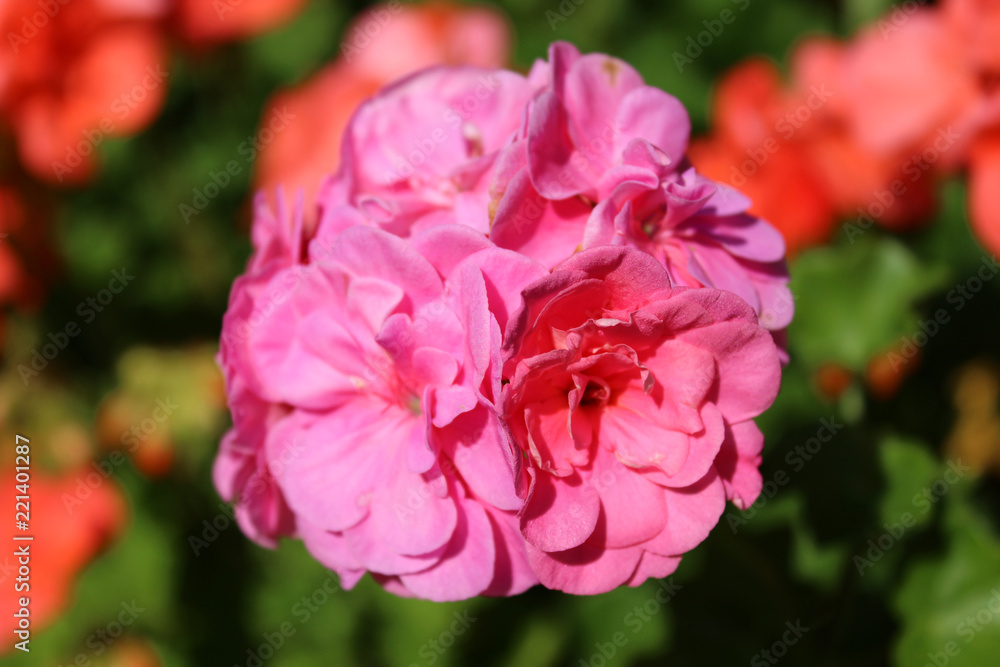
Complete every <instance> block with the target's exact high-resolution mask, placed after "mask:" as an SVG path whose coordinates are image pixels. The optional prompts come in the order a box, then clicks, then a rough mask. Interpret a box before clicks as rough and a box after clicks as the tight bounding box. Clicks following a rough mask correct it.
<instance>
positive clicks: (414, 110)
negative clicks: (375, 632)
mask: <svg viewBox="0 0 1000 667" xmlns="http://www.w3.org/2000/svg"><path fill="white" fill-rule="evenodd" d="M530 97H531V87H530V85H529V84H528V82H527V80H526V79H525V78H524V77H522V76H521V75H519V74H515V73H513V72H508V71H504V70H496V69H484V68H478V67H444V66H442V67H434V68H430V69H427V70H423V71H421V72H419V73H417V74H414V75H413V76H410V77H408V78H406V79H403V80H402V81H400V82H398V83H396V84H393V85H391V86H389V87H387V88H384V89H383V90H382V91H381V92H379V93H377V94H376V95H375V96H374V97H373V98H371V99H370V100H369V101H368V102H365V103H364V104H362V105H361V107H359V109H358V111H357V112H356V113H355V115H354V117H353V118H352V119H351V122H350V123H349V124H348V126H347V129H346V131H345V134H344V138H343V149H342V156H341V168H340V171H339V172H338V173H337V176H336V177H335V178H333V179H331V180H329V181H327V182H326V183H324V184H323V185H322V186H321V187H320V192H319V195H318V201H319V202H320V203H321V205H322V206H323V208H324V212H325V217H326V218H330V217H331V215H330V213H329V212H330V210H331V209H333V208H335V207H337V206H340V205H343V204H345V203H346V204H350V205H352V206H355V207H357V208H358V209H359V210H360V211H361V212H362V213H363V214H364V215H365V224H370V225H374V226H378V227H380V228H382V229H384V230H386V231H389V232H392V233H393V234H396V235H397V236H403V237H407V236H409V235H410V234H412V233H415V232H419V231H421V230H423V229H427V228H429V227H432V226H435V225H440V224H447V223H459V224H463V225H468V226H469V227H472V228H473V229H476V230H478V231H480V232H481V233H483V234H486V233H487V232H488V230H489V182H490V178H491V174H492V168H493V164H494V162H495V159H496V156H497V154H498V151H499V150H500V149H501V148H502V147H503V146H504V145H505V144H506V142H507V141H508V140H509V139H510V137H511V136H512V135H513V133H514V130H515V129H516V128H517V127H518V125H519V123H520V121H521V117H522V115H523V114H524V109H525V107H526V106H527V103H528V100H529V99H530ZM333 217H334V218H337V217H338V216H333ZM321 224H324V223H323V222H321ZM325 224H327V225H329V224H331V223H330V222H329V221H327V222H326V223H325Z"/></svg>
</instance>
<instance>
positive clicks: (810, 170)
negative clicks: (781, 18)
mask: <svg viewBox="0 0 1000 667" xmlns="http://www.w3.org/2000/svg"><path fill="white" fill-rule="evenodd" d="M788 108H789V98H788V95H787V94H786V93H785V92H784V91H783V90H782V88H781V80H780V77H779V74H778V70H777V68H776V67H775V66H774V64H773V63H771V62H770V61H767V60H763V59H751V60H748V61H747V62H744V63H742V64H740V65H738V66H736V67H735V68H733V69H732V70H731V71H730V72H729V73H728V74H727V75H726V76H725V77H723V79H722V80H721V81H720V82H719V85H718V88H717V89H716V93H715V100H714V104H713V107H712V121H713V127H714V133H713V134H712V135H711V136H710V137H708V138H705V139H699V140H696V141H694V142H692V144H691V148H690V150H689V156H690V158H691V161H692V162H693V163H694V165H695V167H697V168H698V169H699V170H700V171H702V172H703V173H704V174H705V175H706V176H709V177H710V178H713V179H716V180H719V181H722V182H723V183H727V184H729V185H732V186H733V187H736V188H739V189H740V190H742V191H743V192H744V193H745V194H746V195H747V196H748V197H750V199H751V201H753V207H752V208H751V209H750V210H751V212H752V213H753V214H755V215H758V216H760V217H762V218H764V219H766V220H767V221H768V222H770V223H771V224H773V225H774V226H775V227H777V228H778V230H779V231H780V232H781V233H782V234H783V235H784V237H785V242H786V244H787V247H788V254H789V255H793V254H795V253H796V252H798V251H799V250H801V249H802V248H805V247H808V246H812V245H818V244H820V243H824V242H825V241H827V240H828V239H829V238H830V236H831V234H832V232H833V226H834V223H835V219H834V205H833V202H832V201H831V200H830V197H829V195H828V194H827V192H826V191H825V189H824V187H823V183H822V181H821V180H820V178H819V174H818V173H817V172H816V170H815V169H814V167H813V165H812V163H811V161H810V155H809V153H808V151H807V147H806V145H805V144H804V142H803V141H802V137H801V135H799V136H796V127H795V126H794V125H792V124H791V122H789V121H788V119H787V118H785V115H786V114H787V113H788V111H786V109H788ZM807 108H808V107H807ZM793 120H794V115H793ZM795 122H798V121H795Z"/></svg>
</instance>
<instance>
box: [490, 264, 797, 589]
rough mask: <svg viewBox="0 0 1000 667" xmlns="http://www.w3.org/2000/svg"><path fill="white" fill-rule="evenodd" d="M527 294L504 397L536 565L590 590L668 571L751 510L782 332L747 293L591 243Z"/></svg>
mask: <svg viewBox="0 0 1000 667" xmlns="http://www.w3.org/2000/svg"><path fill="white" fill-rule="evenodd" d="M523 294H524V305H523V307H522V308H521V309H520V310H519V311H517V313H516V314H514V315H513V316H512V318H511V323H510V325H509V326H508V328H507V332H506V336H505V340H504V357H505V359H506V366H507V369H506V371H505V375H509V376H511V378H512V379H511V381H510V383H509V384H508V385H506V387H505V388H504V391H503V403H502V405H503V412H504V416H505V419H506V420H507V422H508V424H509V425H510V428H511V430H512V433H513V435H514V437H515V439H516V440H517V442H518V443H519V444H520V445H521V446H522V448H523V449H524V451H525V454H526V456H527V457H528V459H529V461H530V462H531V464H532V465H530V466H529V471H530V476H531V484H530V490H529V494H528V498H527V500H526V503H525V507H524V510H523V511H522V513H521V531H522V533H523V535H524V538H525V541H526V544H527V550H528V557H529V560H530V562H531V566H532V568H533V569H534V571H535V573H536V574H537V575H538V578H539V580H540V581H541V583H542V584H544V585H545V586H547V587H549V588H556V589H559V590H563V591H567V592H570V593H578V594H593V593H601V592H605V591H608V590H611V589H613V588H615V587H617V586H619V585H621V584H626V583H627V584H630V585H639V584H640V583H642V582H643V581H644V580H645V579H647V578H649V577H664V576H666V575H668V574H670V573H671V572H673V571H674V569H675V568H676V567H677V564H678V563H679V561H680V556H681V555H682V554H683V553H685V552H687V551H689V550H690V549H692V548H694V547H695V546H696V545H698V544H699V543H700V542H701V541H702V540H704V539H705V537H707V536H708V533H709V531H710V530H711V529H712V528H713V527H714V526H715V524H716V522H717V521H718V519H719V517H720V516H721V514H722V512H723V508H724V504H725V501H726V499H727V498H729V499H731V500H733V501H734V502H735V503H736V504H737V505H738V506H739V507H743V508H745V507H748V506H749V505H750V504H752V503H753V502H754V500H755V499H756V497H757V495H758V494H759V492H760V489H761V477H760V473H759V471H758V467H759V464H760V452H761V448H762V445H763V438H762V436H761V434H760V431H759V430H758V429H757V427H756V426H755V425H754V422H753V418H754V417H756V416H757V415H759V414H760V413H761V412H763V411H764V410H765V409H766V408H767V407H768V406H769V405H770V404H771V402H772V401H773V400H774V398H775V396H776V394H777V391H778V385H779V382H780V376H781V367H780V363H779V355H778V350H777V348H776V346H775V345H774V342H773V341H772V339H771V336H770V335H769V334H768V332H767V331H766V330H765V329H763V328H761V327H760V326H759V325H758V322H757V318H756V316H755V314H754V312H753V310H752V309H751V308H750V307H749V306H748V305H747V304H746V303H745V302H743V301H742V300H740V299H739V298H738V297H737V296H735V295H733V294H731V293H727V292H724V291H721V290H717V289H712V288H701V289H688V288H672V287H671V284H670V280H669V278H668V275H667V273H666V271H665V270H664V268H663V266H662V265H661V264H660V263H659V262H657V261H656V260H655V259H654V258H652V257H651V256H649V255H648V254H646V253H642V252H639V251H637V250H634V249H631V248H621V247H613V246H604V247H600V248H595V249H591V250H585V251H583V252H581V253H579V254H577V255H575V256H574V257H573V258H572V259H570V260H568V261H567V262H565V263H564V264H562V265H561V266H559V267H557V268H556V270H554V271H553V272H552V274H551V275H549V276H547V277H545V278H542V279H541V280H539V281H537V282H535V283H533V284H532V285H530V286H528V287H527V289H525V291H524V292H523Z"/></svg>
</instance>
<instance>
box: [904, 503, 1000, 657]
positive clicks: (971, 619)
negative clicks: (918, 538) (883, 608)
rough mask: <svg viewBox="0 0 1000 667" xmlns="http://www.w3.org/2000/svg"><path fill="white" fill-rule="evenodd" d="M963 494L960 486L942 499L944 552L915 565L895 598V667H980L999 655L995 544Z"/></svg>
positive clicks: (998, 546)
mask: <svg viewBox="0 0 1000 667" xmlns="http://www.w3.org/2000/svg"><path fill="white" fill-rule="evenodd" d="M968 494H969V488H968V485H965V484H962V485H960V486H956V487H955V488H954V490H953V491H952V493H951V494H950V495H949V497H948V498H947V501H946V502H947V511H946V518H945V533H946V535H947V536H948V538H949V540H948V546H947V548H946V550H945V552H944V553H943V554H942V555H940V556H937V557H934V558H930V559H927V560H924V561H921V562H919V563H917V564H916V565H914V566H913V567H912V568H911V569H910V570H909V572H907V574H906V578H905V580H904V583H903V585H902V586H901V587H900V589H899V591H898V593H897V595H896V598H895V608H896V612H897V613H898V615H899V617H900V619H901V621H902V625H903V630H902V633H901V634H900V637H899V641H898V642H897V644H896V647H895V659H896V665H899V666H900V667H923V665H926V664H935V662H936V664H941V665H943V664H945V661H947V664H948V665H949V667H983V666H984V665H995V664H996V658H997V656H998V655H1000V540H998V539H997V535H996V533H995V532H994V531H993V530H992V529H991V527H990V526H989V524H988V523H987V522H986V521H985V520H984V518H983V517H982V516H980V515H979V514H978V513H977V512H976V510H975V509H974V508H973V507H972V506H971V505H970V504H969V502H968Z"/></svg>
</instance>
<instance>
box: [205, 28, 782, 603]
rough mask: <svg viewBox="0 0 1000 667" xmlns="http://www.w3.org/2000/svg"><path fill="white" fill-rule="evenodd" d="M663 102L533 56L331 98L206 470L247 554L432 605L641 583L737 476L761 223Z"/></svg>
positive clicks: (598, 62)
mask: <svg viewBox="0 0 1000 667" xmlns="http://www.w3.org/2000/svg"><path fill="white" fill-rule="evenodd" d="M689 130H690V122H689V120H688V117H687V114H686V112H685V111H684V108H683V107H682V106H681V104H680V103H679V102H678V101H677V100H676V99H674V98H673V97H671V96H669V95H667V94H666V93H664V92H662V91H660V90H657V89H655V88H651V87H649V86H646V85H645V84H644V83H643V81H642V79H641V77H640V76H639V75H638V73H636V72H635V70H634V69H632V68H631V67H629V66H628V65H627V64H625V63H624V62H622V61H620V60H617V59H615V58H612V57H609V56H606V55H601V54H592V55H581V54H580V53H579V52H578V51H577V50H576V49H575V48H573V47H572V46H570V45H568V44H564V43H558V44H555V45H553V46H552V48H551V52H550V57H549V59H548V61H547V62H539V63H537V64H536V65H535V67H534V68H533V69H532V70H531V72H530V74H529V75H528V76H526V77H525V76H521V75H519V74H515V73H513V72H508V71H502V70H493V69H481V68H475V67H438V68H432V69H429V70H425V71H423V72H420V73H418V74H415V75H413V76H411V77H409V78H407V79H404V80H402V81H400V82H398V83H396V84H394V85H391V86H389V87H387V88H385V89H383V90H381V91H380V92H378V93H376V95H375V96H374V97H372V98H371V99H370V100H369V101H367V102H365V103H364V104H363V105H362V106H361V107H360V108H359V109H358V111H357V113H356V114H355V115H354V117H353V119H352V120H351V122H350V124H349V126H348V127H347V130H346V132H345V135H344V138H343V154H342V158H341V165H340V169H339V171H338V172H337V173H336V175H333V176H331V177H330V178H329V179H328V180H327V181H326V182H325V183H324V185H323V186H322V187H321V188H320V191H319V193H318V196H317V200H318V203H317V205H316V206H317V209H316V211H315V212H314V213H311V214H310V215H309V216H308V217H309V218H310V219H314V220H316V221H317V222H316V223H315V224H311V225H306V224H304V223H303V220H304V218H305V217H307V216H305V215H304V211H303V210H302V208H303V205H302V204H301V201H302V199H301V198H299V200H298V201H299V202H300V203H299V204H298V205H289V204H288V202H287V201H286V200H284V199H283V198H282V197H280V196H279V197H278V201H279V205H278V206H277V210H272V209H271V208H269V207H268V206H266V204H265V203H264V200H263V199H261V200H260V201H261V203H260V205H259V207H258V210H257V216H256V220H255V223H254V229H253V241H254V245H255V253H254V256H253V258H252V259H251V261H250V264H249V266H248V268H247V271H246V274H245V275H243V276H242V277H240V278H239V279H238V280H237V282H236V284H235V285H234V288H233V292H232V296H231V299H230V304H229V309H228V312H227V313H226V317H225V320H224V323H223V332H222V348H221V352H220V362H221V365H222V367H223V369H224V372H225V376H226V383H227V390H228V394H229V400H230V406H231V409H232V413H233V420H234V426H233V429H232V430H231V431H230V432H229V433H228V434H227V436H226V437H225V439H224V440H223V443H222V448H221V452H220V454H219V457H218V459H217V461H216V467H215V479H216V484H217V486H218V488H219V490H220V492H221V494H222V495H223V496H224V497H225V498H226V499H227V500H233V501H236V503H237V517H238V519H239V522H240V525H241V526H242V527H243V529H244V531H245V532H246V533H247V534H248V535H249V536H251V537H252V538H253V539H255V540H256V541H258V542H260V543H261V544H264V545H274V544H275V541H276V540H277V538H279V537H282V536H290V537H296V538H299V539H302V540H303V541H304V543H305V545H306V547H307V548H308V549H309V550H310V552H311V553H312V554H313V555H314V556H315V557H316V559H317V560H319V561H320V562H321V563H323V564H324V565H326V566H327V567H329V568H330V569H332V570H334V571H336V572H337V573H338V574H339V576H340V577H341V580H342V582H343V585H344V586H345V587H347V588H349V587H351V586H353V585H354V584H355V583H356V582H357V581H358V579H360V578H361V577H362V576H363V575H364V573H366V572H370V573H371V574H372V576H373V577H374V578H375V579H376V580H377V581H378V582H379V583H380V584H381V585H382V586H384V587H385V588H386V589H387V590H389V591H392V592H394V593H397V594H399V595H405V596H414V597H420V598H426V599H431V600H457V599H464V598H468V597H472V596H476V595H513V594H517V593H520V592H522V591H524V590H525V589H527V588H529V587H530V586H532V585H534V584H536V583H541V584H543V585H545V586H547V587H549V588H554V589H559V590H563V591H567V592H570V593H577V594H594V593H601V592H604V591H608V590H611V589H613V588H615V587H617V586H620V585H622V584H628V585H632V586H635V585H638V584H640V583H642V582H643V581H644V580H646V579H647V578H649V577H663V576H666V575H668V574H670V573H671V572H673V571H674V569H675V568H676V567H677V565H678V563H679V562H680V558H681V556H682V555H683V554H684V553H685V552H687V551H689V550H690V549H692V548H694V547H695V546H696V545H698V544H699V543H700V542H701V541H702V540H704V539H705V538H706V537H707V536H708V534H709V532H710V531H711V529H712V528H713V527H714V526H715V524H716V523H717V522H718V520H719V517H720V516H721V514H722V512H723V509H724V505H725V502H726V500H727V499H728V500H732V501H733V502H734V503H735V504H736V505H737V506H738V507H746V506H748V505H750V504H751V503H753V501H754V500H755V499H756V497H757V496H758V494H759V493H760V490H761V476H760V473H759V465H760V454H761V449H762V447H763V437H762V435H761V433H760V431H759V430H758V429H757V427H756V426H755V424H754V421H753V419H754V417H756V416H758V415H759V414H761V413H762V412H763V411H764V410H766V409H767V408H768V406H769V405H770V404H771V402H772V401H773V400H774V398H775V395H776V394H777V391H778V386H779V383H780V378H781V358H782V352H781V350H780V348H779V345H778V344H776V342H775V338H776V337H777V336H780V335H781V334H782V333H783V330H784V328H785V327H786V326H787V324H788V322H789V320H790V319H791V314H792V301H791V295H790V293H789V291H788V275H787V271H786V269H785V264H784V244H783V242H782V240H781V236H780V235H779V234H778V233H777V232H776V231H775V230H774V229H773V228H772V227H771V226H770V225H769V224H768V223H766V222H764V221H763V220H760V219H757V218H754V217H752V216H750V215H748V214H747V213H746V210H747V208H748V207H749V201H747V200H746V198H744V197H743V196H742V195H740V194H739V193H737V192H735V191H733V190H731V189H729V188H726V187H725V186H722V185H719V184H717V183H713V182H712V181H710V180H708V179H706V178H704V177H702V176H701V175H699V174H697V173H696V172H695V171H694V169H692V168H691V166H690V164H689V163H688V162H687V160H686V158H685V151H686V148H687V143H688V135H689Z"/></svg>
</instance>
